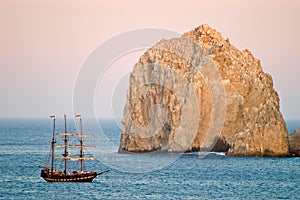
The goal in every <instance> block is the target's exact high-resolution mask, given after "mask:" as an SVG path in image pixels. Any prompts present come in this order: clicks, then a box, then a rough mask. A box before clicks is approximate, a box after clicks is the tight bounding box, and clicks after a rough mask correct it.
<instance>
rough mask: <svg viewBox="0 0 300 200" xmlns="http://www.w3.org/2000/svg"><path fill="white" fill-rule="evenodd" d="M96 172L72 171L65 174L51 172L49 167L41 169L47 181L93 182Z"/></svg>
mask: <svg viewBox="0 0 300 200" xmlns="http://www.w3.org/2000/svg"><path fill="white" fill-rule="evenodd" d="M97 176H98V174H97V173H96V172H72V173H69V174H68V175H64V174H63V173H62V172H54V173H51V172H50V170H49V169H44V170H42V171H41V177H42V178H43V179H44V180H45V181H47V182H93V180H94V179H95V178H97Z"/></svg>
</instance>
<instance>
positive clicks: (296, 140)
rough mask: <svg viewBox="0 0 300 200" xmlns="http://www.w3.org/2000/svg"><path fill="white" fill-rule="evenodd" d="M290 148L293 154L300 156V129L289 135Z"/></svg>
mask: <svg viewBox="0 0 300 200" xmlns="http://www.w3.org/2000/svg"><path fill="white" fill-rule="evenodd" d="M288 138H289V149H290V153H291V155H292V156H300V129H298V130H296V131H294V132H293V133H292V134H290V135H289V137H288Z"/></svg>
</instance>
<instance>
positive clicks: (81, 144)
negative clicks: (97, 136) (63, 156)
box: [79, 117, 83, 171]
mask: <svg viewBox="0 0 300 200" xmlns="http://www.w3.org/2000/svg"><path fill="white" fill-rule="evenodd" d="M79 121H80V135H82V119H81V117H80V119H79ZM79 141H80V154H79V157H80V171H83V137H80V140H79Z"/></svg>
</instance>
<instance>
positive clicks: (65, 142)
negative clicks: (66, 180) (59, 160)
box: [63, 115, 68, 175]
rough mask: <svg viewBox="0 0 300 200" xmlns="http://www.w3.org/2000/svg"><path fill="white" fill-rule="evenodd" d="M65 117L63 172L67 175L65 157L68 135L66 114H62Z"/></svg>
mask: <svg viewBox="0 0 300 200" xmlns="http://www.w3.org/2000/svg"><path fill="white" fill-rule="evenodd" d="M64 118H65V138H64V146H65V151H64V154H63V156H64V174H65V175H67V157H68V148H67V147H68V137H67V116H66V115H64Z"/></svg>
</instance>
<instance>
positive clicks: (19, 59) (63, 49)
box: [0, 0, 300, 119]
mask: <svg viewBox="0 0 300 200" xmlns="http://www.w3.org/2000/svg"><path fill="white" fill-rule="evenodd" d="M299 10H300V1H297V0H294V1H292V0H282V1H276V0H266V1H258V0H251V1H250V0H246V1H245V0H240V1H238V0H227V1H220V0H211V1H201V0H188V1H170V0H168V1H161V0H160V1H159V0H152V1H145V2H143V1H138V0H134V1H133V0H129V1H121V0H119V1H117V0H110V1H76V0H75V1H71V0H70V1H66V0H62V1H57V2H55V1H50V0H45V1H38V0H24V1H18V0H2V1H1V2H0V30H1V31H0V68H1V73H0V94H1V98H0V117H47V116H48V115H50V114H53V113H55V114H57V115H62V114H63V113H68V114H71V113H72V112H73V110H72V93H73V86H74V83H75V81H76V77H77V74H78V72H79V70H80V67H81V66H82V64H83V63H84V61H85V60H86V59H87V58H88V56H89V55H90V53H91V52H92V51H93V50H94V49H96V48H97V47H98V46H99V45H101V44H102V43H103V42H104V41H107V40H108V39H110V38H111V37H112V36H115V35H118V34H120V33H123V32H126V31H131V30H134V29H140V28H147V27H156V28H161V29H168V30H173V31H176V32H179V33H184V32H187V31H189V30H192V29H194V28H195V27H197V26H199V25H201V24H204V23H207V24H209V26H211V27H213V28H215V29H216V30H218V31H219V32H221V33H222V35H223V36H224V37H225V38H229V39H230V42H231V43H232V44H233V45H234V46H236V47H237V48H238V49H249V50H250V51H251V52H252V53H253V55H254V56H255V57H256V58H258V59H260V60H261V63H262V67H263V69H264V71H265V72H268V73H270V74H271V75H272V77H273V81H274V87H275V89H276V90H277V91H278V93H279V96H280V99H281V102H280V105H281V111H282V113H283V115H284V117H285V118H286V119H300V105H299V103H300V92H299V90H298V87H300V78H299V75H300V68H299V67H298V63H299V57H300V56H299V55H300V39H299V38H300V37H299V36H300V20H299V19H300V12H299ZM141 53H142V52H135V53H132V54H128V55H126V56H123V57H122V58H120V59H119V60H117V61H116V62H114V63H113V64H112V67H111V69H110V71H109V72H108V74H109V75H110V76H112V77H122V81H120V82H121V83H122V86H123V87H119V86H120V83H119V86H118V87H117V88H118V92H120V94H123V93H124V94H125V92H124V91H122V90H125V89H124V88H126V87H127V86H126V80H127V79H126V77H124V75H126V74H128V72H129V71H130V70H131V69H132V67H133V64H134V63H135V62H136V61H137V59H138V57H139V55H140V54H141ZM120 71H121V72H120ZM99 84H101V85H100V86H99V87H100V88H101V87H102V88H103V90H102V91H101V92H102V93H103V94H102V95H101V96H102V97H103V98H102V99H99V98H96V100H97V105H96V108H98V109H99V112H100V113H101V114H99V116H100V117H103V118H104V117H105V118H109V117H112V112H113V111H112V106H111V105H113V106H114V105H117V104H118V106H115V108H114V109H117V110H118V111H115V112H119V113H122V110H121V108H122V107H123V103H124V99H125V96H124V99H120V100H119V99H115V100H113V101H114V103H113V104H111V105H110V106H107V105H108V103H109V102H111V99H110V96H111V95H109V94H108V95H107V98H106V97H105V94H106V92H107V93H109V92H112V91H115V88H116V83H115V82H113V81H112V80H109V78H106V79H105V78H104V79H103V80H102V81H101V82H100V83H99ZM125 86H126V87H125ZM116 91H117V90H116ZM96 96H97V95H96ZM117 96H118V95H117ZM100 101H103V102H104V103H103V104H102V103H101V102H100ZM96 113H98V111H96Z"/></svg>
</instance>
